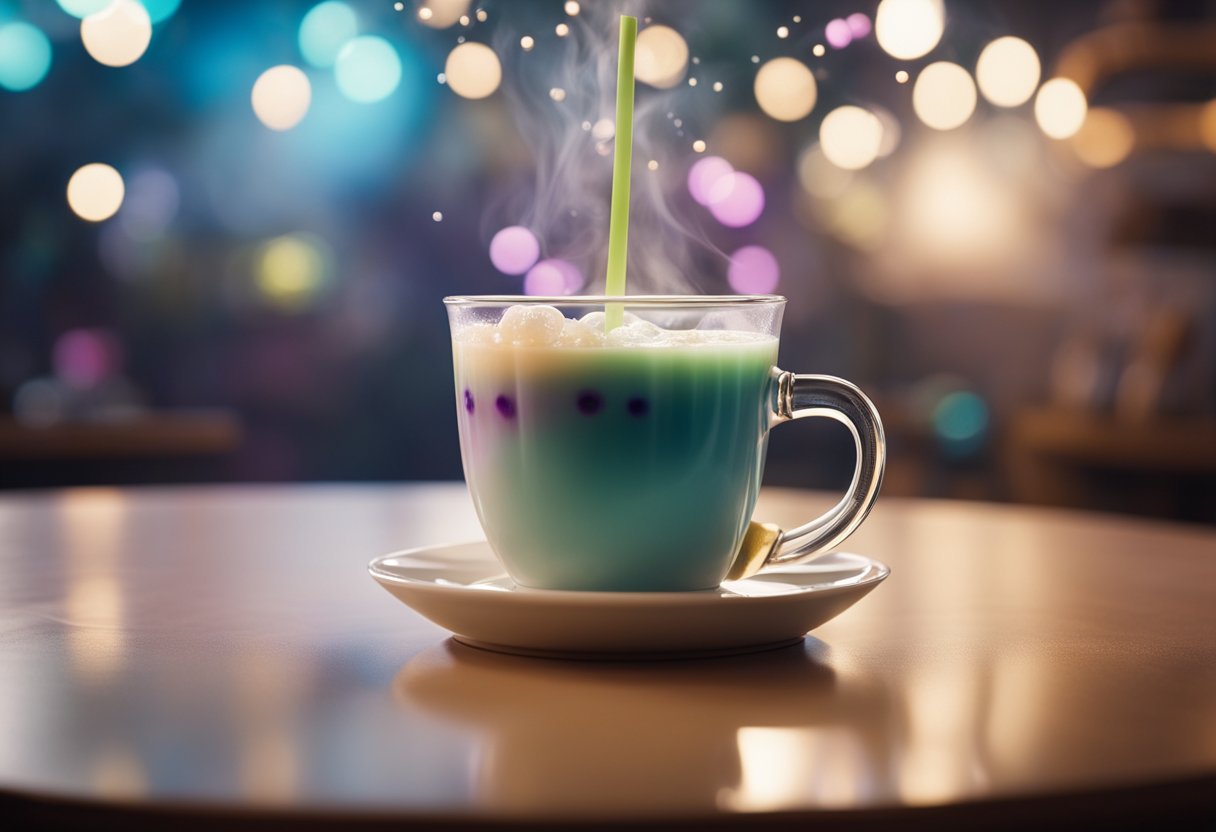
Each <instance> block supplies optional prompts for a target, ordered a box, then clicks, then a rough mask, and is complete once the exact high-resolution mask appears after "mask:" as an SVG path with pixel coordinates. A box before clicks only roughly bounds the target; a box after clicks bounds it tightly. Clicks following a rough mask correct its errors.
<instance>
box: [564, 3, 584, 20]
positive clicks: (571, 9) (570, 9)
mask: <svg viewBox="0 0 1216 832" xmlns="http://www.w3.org/2000/svg"><path fill="white" fill-rule="evenodd" d="M564 8H565V10H566V14H568V15H570V16H571V17H575V16H576V15H577V14H578V13H579V12H580V11H582V9H581V8H580V7H579V4H578V0H566V5H565V6H564Z"/></svg>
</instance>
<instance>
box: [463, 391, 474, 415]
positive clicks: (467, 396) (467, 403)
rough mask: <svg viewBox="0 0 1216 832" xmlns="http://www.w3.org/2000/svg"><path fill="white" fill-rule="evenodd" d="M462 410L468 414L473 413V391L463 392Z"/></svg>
mask: <svg viewBox="0 0 1216 832" xmlns="http://www.w3.org/2000/svg"><path fill="white" fill-rule="evenodd" d="M464 409H465V410H467V411H468V412H469V413H472V412H473V391H472V390H465V391H464Z"/></svg>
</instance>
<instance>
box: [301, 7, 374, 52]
mask: <svg viewBox="0 0 1216 832" xmlns="http://www.w3.org/2000/svg"><path fill="white" fill-rule="evenodd" d="M357 34H359V18H358V17H357V16H356V15H355V12H354V9H352V8H351V7H350V6H348V5H346V4H345V3H340V2H337V0H328V2H325V3H320V4H318V5H316V6H314V7H313V8H312V10H310V11H309V12H308V14H306V15H304V19H303V20H302V21H301V22H300V35H299V41H300V54H302V55H303V56H304V60H306V61H308V62H309V63H310V64H312V65H313V66H315V67H319V68H321V69H327V68H329V67H331V66H333V65H334V62H335V61H336V60H337V59H338V53H339V52H341V51H342V47H344V46H346V44H347V43H348V42H350V40H351V39H353V38H354V37H355V36H356V35H357Z"/></svg>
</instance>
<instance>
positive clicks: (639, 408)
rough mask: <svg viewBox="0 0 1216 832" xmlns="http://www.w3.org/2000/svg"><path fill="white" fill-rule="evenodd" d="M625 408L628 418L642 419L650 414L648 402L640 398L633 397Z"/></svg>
mask: <svg viewBox="0 0 1216 832" xmlns="http://www.w3.org/2000/svg"><path fill="white" fill-rule="evenodd" d="M625 407H626V408H627V409H628V410H629V415H630V416H637V417H639V418H640V417H642V416H645V415H646V414H647V413H649V412H650V402H648V401H646V400H645V399H643V398H642V397H641V396H635V397H633V398H632V399H630V400H629V402H628V404H626V405H625Z"/></svg>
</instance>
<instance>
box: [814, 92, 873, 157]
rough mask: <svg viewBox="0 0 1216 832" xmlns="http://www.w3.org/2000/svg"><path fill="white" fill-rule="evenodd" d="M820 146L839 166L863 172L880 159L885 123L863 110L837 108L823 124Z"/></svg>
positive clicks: (852, 107) (820, 126)
mask: <svg viewBox="0 0 1216 832" xmlns="http://www.w3.org/2000/svg"><path fill="white" fill-rule="evenodd" d="M819 147H820V149H821V150H822V151H823V155H824V156H825V157H826V158H827V160H828V161H829V162H831V163H832V164H833V165H836V167H839V168H844V169H845V170H861V169H862V168H864V167H866V166H867V165H869V164H870V163H871V162H873V161H874V160H875V159H876V158H878V151H879V148H880V147H882V122H880V121H879V120H878V116H876V115H874V114H873V113H871V112H870V111H869V110H864V109H862V108H861V107H854V106H852V105H851V104H846V105H845V106H843V107H837V108H836V109H835V110H832V112H830V113H828V114H827V115H826V116H824V119H823V123H822V124H820V125H819Z"/></svg>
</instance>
